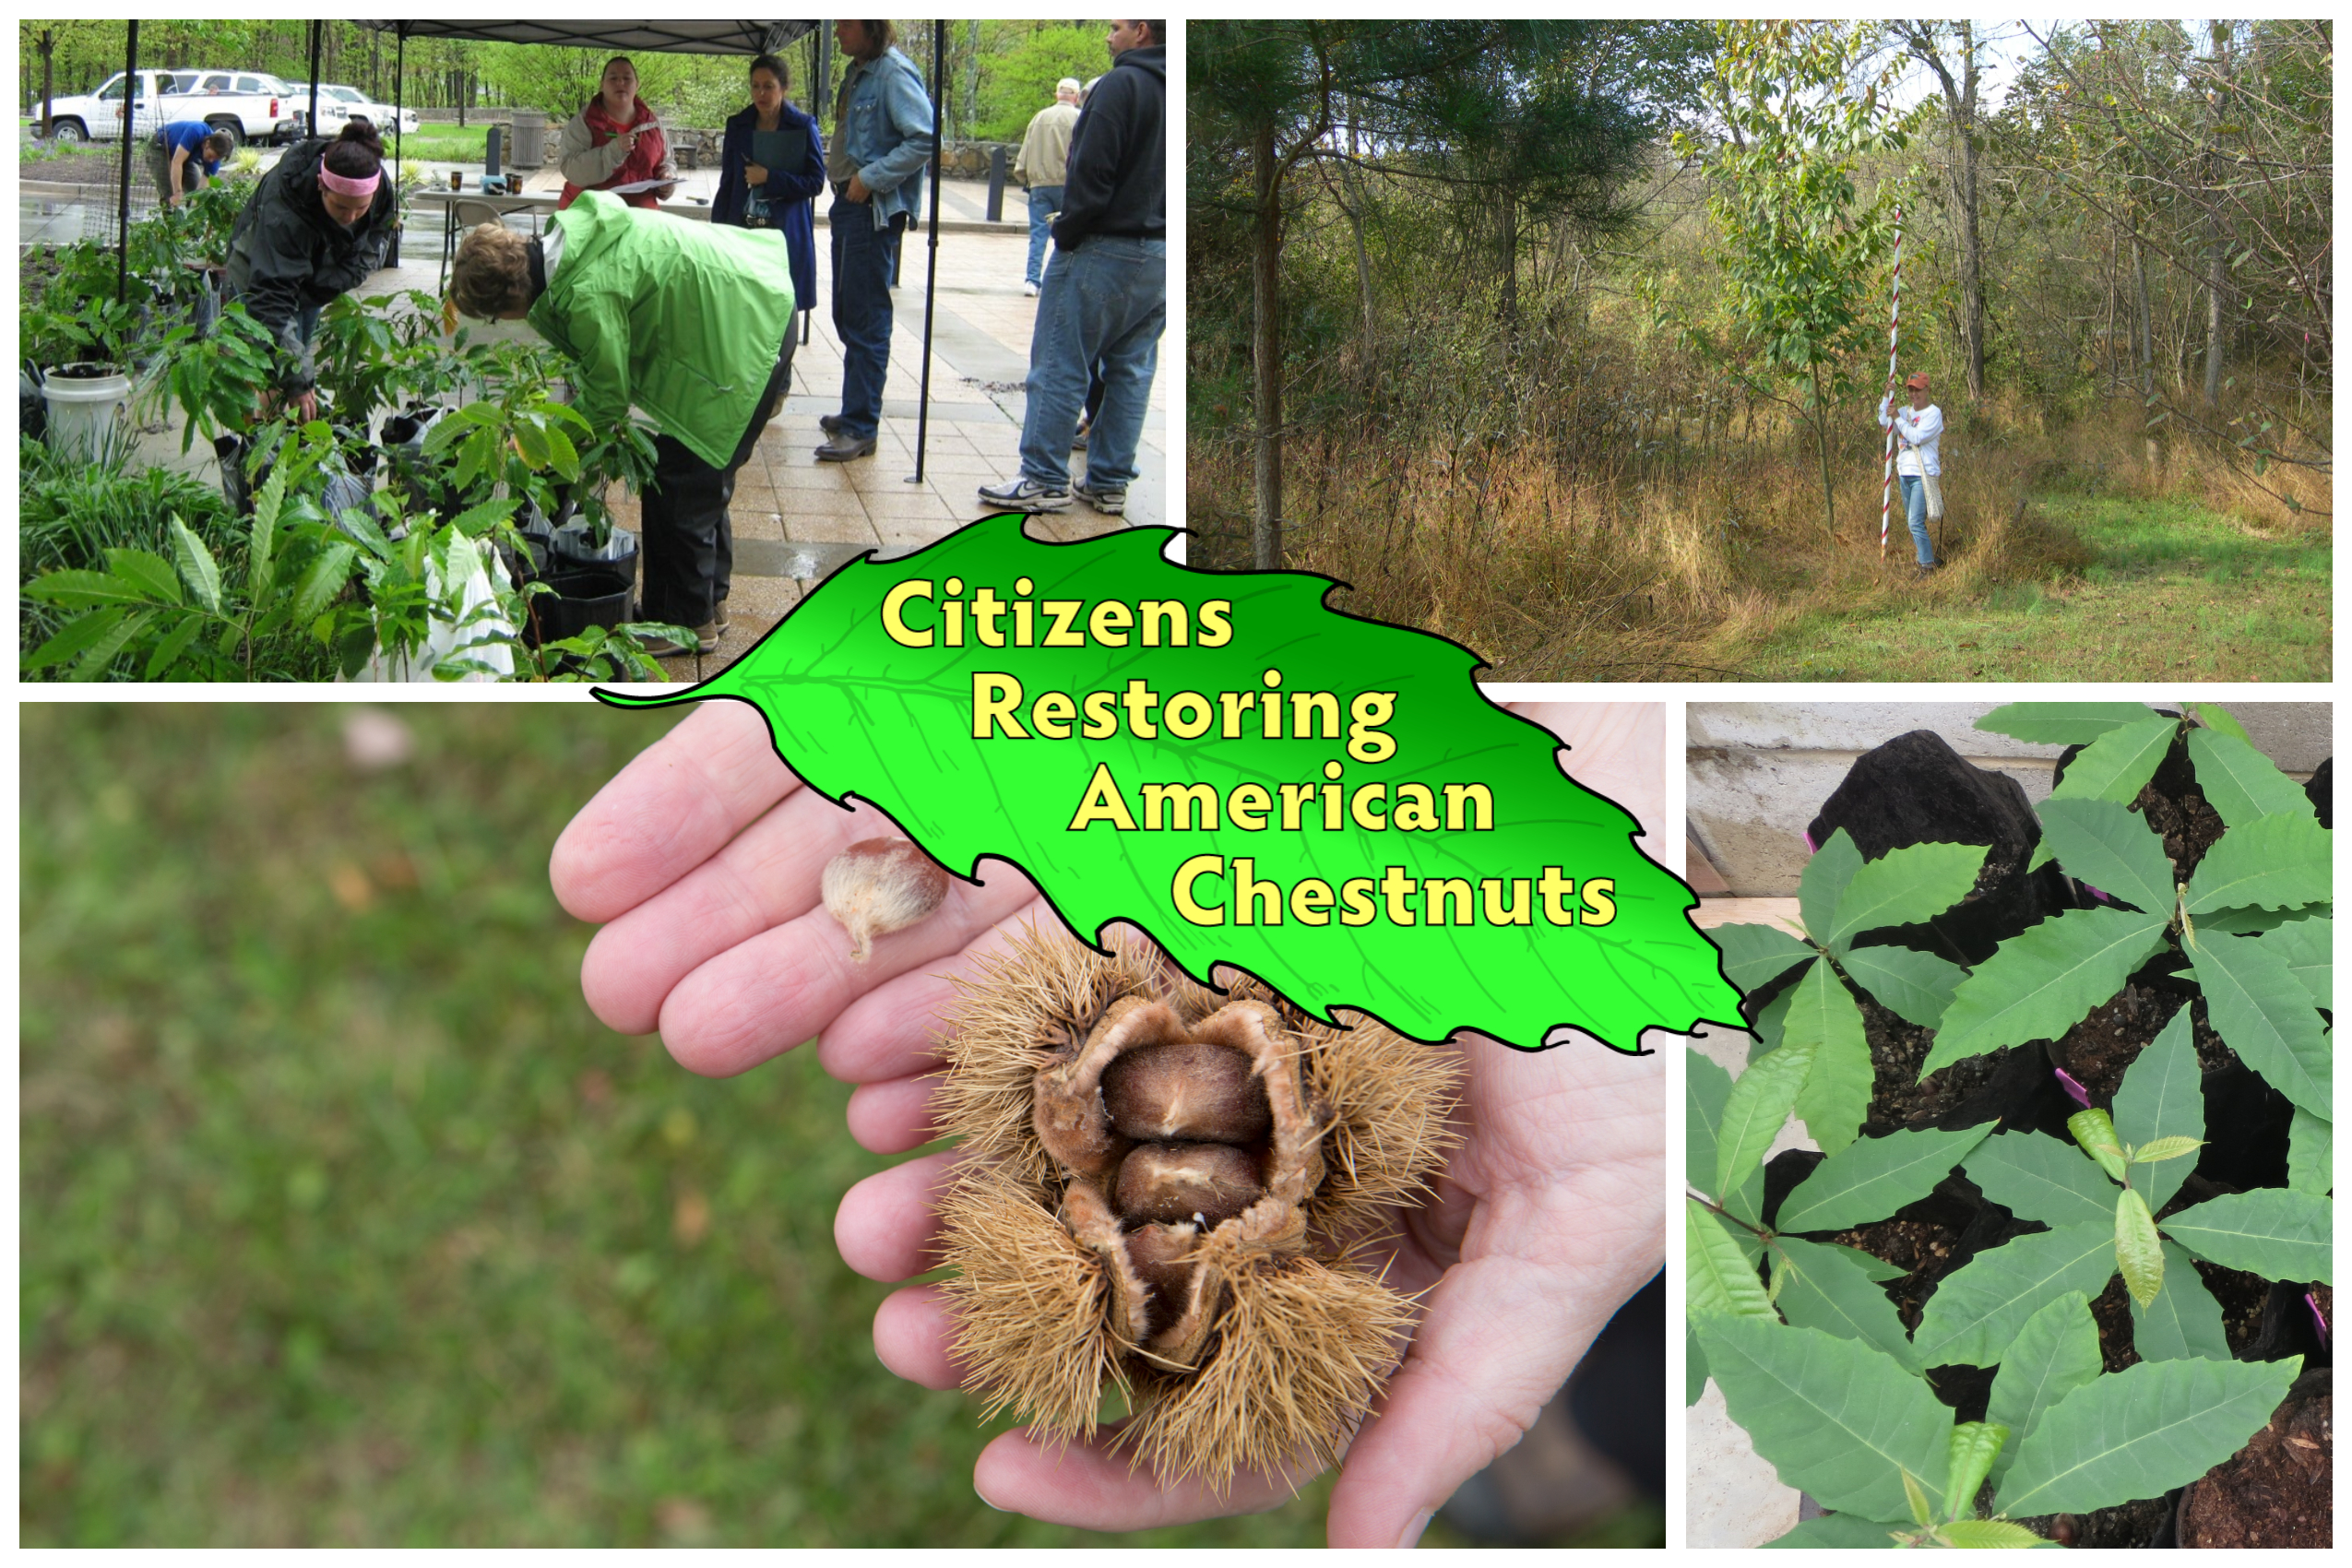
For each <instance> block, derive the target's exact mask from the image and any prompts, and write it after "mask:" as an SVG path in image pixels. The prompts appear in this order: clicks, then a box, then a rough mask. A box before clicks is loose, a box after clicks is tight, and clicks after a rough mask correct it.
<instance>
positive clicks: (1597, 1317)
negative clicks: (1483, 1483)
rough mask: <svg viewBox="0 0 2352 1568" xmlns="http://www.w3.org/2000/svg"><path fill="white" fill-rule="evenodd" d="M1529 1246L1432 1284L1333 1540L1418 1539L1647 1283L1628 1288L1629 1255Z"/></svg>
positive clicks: (1338, 1489) (1354, 1456) (1352, 1455)
mask: <svg viewBox="0 0 2352 1568" xmlns="http://www.w3.org/2000/svg"><path fill="white" fill-rule="evenodd" d="M1500 1224H1501V1227H1502V1228H1503V1229H1520V1228H1519V1227H1515V1226H1513V1225H1511V1223H1510V1222H1509V1221H1508V1220H1505V1221H1502V1222H1500ZM1522 1240H1524V1238H1522ZM1525 1255H1526V1253H1525V1251H1524V1250H1523V1248H1521V1247H1519V1246H1509V1247H1506V1248H1504V1249H1502V1250H1497V1251H1494V1252H1490V1253H1487V1254H1486V1255H1484V1256H1482V1257H1480V1258H1478V1259H1476V1260H1473V1261H1469V1262H1466V1263H1463V1264H1460V1265H1455V1267H1454V1268H1452V1269H1450V1270H1448V1271H1447V1273H1446V1276H1445V1277H1444V1278H1443V1280H1442V1281H1441V1282H1440V1283H1439V1285H1438V1287H1437V1289H1435V1290H1433V1291H1432V1292H1431V1294H1430V1296H1429V1298H1428V1303H1429V1304H1428V1309H1427V1311H1428V1315H1427V1316H1426V1317H1425V1318H1424V1320H1423V1322H1422V1324H1421V1328H1420V1332H1419V1333H1418V1334H1417V1335H1416V1336H1414V1340H1413V1346H1412V1348H1411V1349H1410V1350H1409V1351H1408V1352H1407V1354H1406V1357H1405V1360H1404V1362H1403V1363H1402V1364H1401V1365H1400V1366H1399V1367H1398V1368H1397V1370H1396V1374H1395V1376H1393V1377H1392V1378H1391V1379H1390V1380H1389V1385H1388V1392H1387V1394H1386V1395H1385V1396H1384V1397H1383V1398H1382V1400H1381V1401H1380V1402H1379V1404H1378V1406H1377V1407H1376V1408H1375V1411H1374V1414H1373V1415H1372V1418H1371V1419H1370V1420H1366V1421H1365V1423H1364V1425H1363V1427H1362V1429H1361V1430H1360V1431H1359V1432H1358V1433H1357V1435H1356V1440H1355V1442H1354V1443H1352V1444H1351V1445H1350V1446H1349V1448H1348V1461H1347V1464H1346V1466H1345V1467H1344V1468H1343V1469H1342V1470H1341V1471H1340V1474H1339V1479H1338V1481H1337V1483H1336V1485H1335V1486H1334V1487H1333V1488H1332V1492H1331V1515H1330V1534H1331V1544H1332V1545H1334V1546H1376V1547H1395V1546H1410V1545H1411V1544H1412V1543H1413V1542H1414V1541H1415V1540H1416V1539H1418V1538H1420V1532H1421V1530H1422V1529H1423V1527H1424V1526H1427V1525H1428V1523H1429V1516H1430V1515H1431V1514H1433V1513H1435V1512H1436V1511H1437V1509H1438V1507H1439V1506H1440V1505H1441V1504H1443V1503H1444V1502H1445V1500H1446V1499H1447V1498H1448V1497H1451V1496H1452V1495H1453V1494H1454V1491H1455V1488H1457V1487H1459V1486H1460V1485H1461V1484H1462V1483H1463V1482H1464V1481H1466V1480H1468V1479H1470V1478H1471V1477H1472V1476H1474V1475H1476V1474H1478V1473H1479V1471H1480V1470H1483V1469H1485V1468H1486V1467H1487V1466H1489V1465H1490V1464H1492V1463H1493V1462H1494V1460H1495V1459H1496V1458H1497V1457H1498V1456H1499V1455H1502V1454H1503V1452H1504V1451H1505V1450H1507V1449H1509V1448H1510V1447H1512V1446H1513V1445H1514V1444H1515V1443H1517V1442H1518V1441H1519V1439H1520V1438H1521V1437H1522V1436H1524V1435H1526V1430H1527V1428H1528V1427H1530V1426H1532V1425H1533V1424H1534V1423H1535V1420H1536V1417H1537V1416H1538V1414H1539V1413H1540V1412H1541V1411H1542V1409H1543V1407H1544V1406H1545V1404H1546V1403H1547V1402H1549V1401H1550V1398H1551V1396H1553V1395H1554V1394H1555V1393H1557V1392H1558V1391H1559V1388H1560V1385H1561V1384H1562V1383H1565V1382H1566V1381H1567V1378H1568V1374H1569V1372H1572V1371H1573V1370H1574V1367H1575V1364H1576V1362H1577V1361H1578V1360H1580V1359H1581V1358H1582V1357H1583V1356H1584V1353H1585V1351H1586V1349H1587V1348H1589V1347H1590V1346H1591V1344H1592V1341H1593V1338H1594V1336H1596V1335H1598V1333H1599V1332H1600V1330H1601V1329H1602V1327H1603V1326H1604V1325H1606V1324H1607V1323H1608V1322H1609V1318H1610V1314H1611V1313H1614V1312H1615V1311H1616V1310H1617V1308H1618V1307H1619V1306H1620V1305H1621V1304H1622V1303H1623V1302H1624V1301H1625V1300H1626V1299H1627V1298H1628V1297H1630V1296H1631V1295H1632V1294H1633V1290H1634V1289H1637V1288H1638V1287H1639V1285H1640V1283H1641V1281H1640V1280H1633V1281H1632V1282H1631V1283H1626V1284H1624V1285H1623V1286H1622V1288H1620V1284H1619V1278H1618V1276H1619V1275H1620V1274H1621V1273H1626V1272H1630V1265H1629V1266H1628V1267H1626V1268H1620V1267H1617V1266H1615V1265H1614V1264H1613V1263H1610V1264H1609V1265H1608V1266H1605V1267H1604V1268H1603V1269H1602V1270H1601V1272H1600V1273H1599V1275H1598V1281H1597V1282H1596V1281H1595V1280H1593V1279H1591V1278H1588V1277H1587V1276H1586V1274H1585V1273H1584V1272H1582V1270H1581V1268H1580V1270H1579V1271H1578V1272H1574V1273H1572V1272H1570V1271H1568V1270H1565V1269H1562V1268H1558V1267H1542V1266H1538V1265H1533V1264H1530V1263H1527V1262H1526V1261H1524V1257H1525ZM1607 1261H1608V1260H1604V1262H1605V1263H1606V1262H1607ZM1643 1277H1644V1278H1646V1277H1647V1275H1646V1274H1645V1275H1644V1276H1643Z"/></svg>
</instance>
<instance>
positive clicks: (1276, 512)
mask: <svg viewBox="0 0 2352 1568" xmlns="http://www.w3.org/2000/svg"><path fill="white" fill-rule="evenodd" d="M1252 153H1253V159H1254V161H1255V164H1256V169H1255V171H1254V172H1255V173H1256V176H1257V209H1258V232H1257V255H1256V257H1255V258H1254V259H1255V264H1254V266H1253V267H1252V268H1251V305H1252V310H1253V317H1254V319H1253V322H1252V331H1251V343H1250V351H1251V355H1252V357H1253V360H1254V361H1255V366H1256V370H1257V425H1258V430H1257V454H1256V456H1257V464H1256V470H1257V471H1256V475H1255V486H1254V492H1253V496H1252V499H1251V511H1250V549H1251V555H1252V557H1253V561H1254V563H1255V564H1256V566H1257V569H1258V570H1259V571H1261V572H1272V571H1278V570H1279V569H1280V568H1281V565H1282V183H1281V171H1280V169H1279V168H1278V167H1277V164H1276V161H1275V151H1274V122H1273V121H1272V120H1271V119H1267V120H1263V121H1261V122H1259V125H1258V131H1257V137H1256V141H1255V144H1254V146H1253V148H1252Z"/></svg>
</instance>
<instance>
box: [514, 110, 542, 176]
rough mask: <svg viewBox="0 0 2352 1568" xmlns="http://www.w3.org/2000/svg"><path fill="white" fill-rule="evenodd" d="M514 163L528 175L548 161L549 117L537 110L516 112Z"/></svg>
mask: <svg viewBox="0 0 2352 1568" xmlns="http://www.w3.org/2000/svg"><path fill="white" fill-rule="evenodd" d="M512 161H513V163H514V165H515V167H516V168H517V169H519V170H522V171H523V172H526V173H529V172H530V171H532V170H534V169H537V168H538V167H539V166H540V164H542V163H544V162H546V161H547V115H546V114H545V113H543V112H541V111H540V110H537V109H517V110H516V111H515V148H514V155H513V159H512Z"/></svg>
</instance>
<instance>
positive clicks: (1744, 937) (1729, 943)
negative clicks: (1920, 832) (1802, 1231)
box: [1708, 828, 1986, 1170]
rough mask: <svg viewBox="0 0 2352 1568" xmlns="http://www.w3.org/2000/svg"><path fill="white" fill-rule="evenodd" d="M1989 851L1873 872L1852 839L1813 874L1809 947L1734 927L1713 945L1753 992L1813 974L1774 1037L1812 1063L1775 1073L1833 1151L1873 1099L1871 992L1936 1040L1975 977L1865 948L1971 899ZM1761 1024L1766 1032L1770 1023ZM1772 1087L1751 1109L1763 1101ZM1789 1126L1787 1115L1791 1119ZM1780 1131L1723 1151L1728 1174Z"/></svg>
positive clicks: (1841, 835)
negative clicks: (1960, 992) (1865, 1010)
mask: <svg viewBox="0 0 2352 1568" xmlns="http://www.w3.org/2000/svg"><path fill="white" fill-rule="evenodd" d="M1985 852H1986V851H1985V848H1984V846H1982V845H1978V844H1915V845H1912V846H1910V847H1908V848H1907V849H1896V850H1895V851H1893V852H1892V853H1890V854H1886V855H1883V856H1881V857H1880V858H1879V859H1877V860H1875V861H1864V860H1863V859H1862V853H1861V851H1860V850H1859V849H1856V848H1855V847H1854V841H1853V839H1852V838H1850V837H1847V834H1846V831H1845V830H1844V829H1843V828H1840V829H1839V830H1838V831H1837V832H1836V833H1835V834H1833V835H1832V836H1831V837H1830V840H1829V842H1828V843H1827V844H1824V845H1823V846H1822V849H1821V852H1820V853H1819V854H1817V855H1815V856H1814V857H1813V858H1812V861H1809V862H1807V864H1806V866H1805V871H1804V875H1803V878H1802V879H1801V881H1800V885H1799V891H1798V906H1799V908H1800V909H1801V910H1802V912H1803V917H1804V928H1805V932H1806V934H1805V936H1804V938H1803V939H1802V940H1800V939H1799V938H1797V937H1794V936H1791V935H1790V934H1788V932H1785V931H1782V930H1781V929H1780V928H1779V927H1777V926H1768V925H1728V926H1721V927H1718V928H1716V930H1715V931H1713V932H1709V933H1708V934H1709V935H1710V936H1711V937H1713V939H1714V941H1715V943H1716V946H1718V947H1720V948H1721V949H1722V950H1723V972H1724V975H1725V977H1726V978H1727V979H1728V980H1730V981H1731V983H1732V984H1733V985H1736V986H1738V987H1739V988H1740V990H1742V991H1743V992H1754V991H1757V990H1760V989H1762V988H1763V987H1764V986H1766V985H1769V984H1771V983H1773V982H1774V981H1776V980H1779V979H1780V978H1781V977H1782V976H1784V975H1786V974H1788V971H1789V970H1790V969H1791V968H1795V967H1796V966H1797V965H1799V964H1800V963H1802V964H1806V965H1807V968H1806V969H1805V972H1804V973H1803V974H1802V975H1801V976H1800V977H1799V978H1798V980H1796V981H1795V983H1794V984H1793V985H1792V986H1790V987H1789V988H1788V990H1787V991H1785V992H1782V994H1781V997H1780V998H1778V999H1776V1001H1775V1003H1774V1004H1772V1005H1773V1008H1774V1009H1775V1011H1774V1014H1773V1021H1772V1023H1771V1024H1770V1025H1766V1026H1764V1028H1766V1029H1767V1030H1768V1033H1769V1035H1770V1037H1771V1038H1774V1039H1777V1040H1778V1041H1779V1042H1781V1045H1782V1049H1789V1048H1795V1049H1797V1050H1798V1051H1800V1052H1801V1053H1802V1054H1800V1055H1799V1056H1794V1057H1791V1058H1789V1059H1788V1061H1786V1062H1784V1063H1781V1064H1780V1065H1779V1066H1778V1067H1777V1068H1776V1069H1774V1072H1775V1073H1776V1075H1795V1078H1796V1082H1797V1087H1798V1092H1797V1096H1796V1109H1797V1112H1798V1114H1799V1115H1800V1116H1802V1117H1803V1118H1804V1120H1805V1125H1806V1126H1807V1127H1808V1128H1809V1129H1811V1130H1812V1133H1813V1135H1814V1137H1815V1138H1816V1139H1818V1140H1819V1141H1820V1143H1821V1146H1822V1147H1823V1148H1824V1149H1827V1150H1831V1151H1835V1150H1837V1149H1840V1148H1843V1147H1845V1146H1847V1144H1849V1143H1851V1142H1853V1141H1854V1137H1855V1134H1857V1133H1858V1132H1859V1130H1860V1127H1861V1123H1862V1115H1863V1112H1864V1111H1866V1110H1867V1109H1868V1108H1869V1104H1870V1097H1871V1052H1870V1046H1869V1044H1868V1042H1867V1041H1865V1039H1863V1035H1862V1011H1861V1008H1860V1007H1859V1005H1858V1004H1856V1003H1855V1000H1854V993H1853V990H1852V989H1849V988H1855V987H1859V989H1860V990H1862V991H1864V992H1868V993H1869V994H1870V995H1871V997H1872V998H1874V999H1875V1000H1876V1001H1877V1002H1878V1003H1879V1004H1881V1005H1882V1006H1884V1007H1886V1008H1887V1009H1889V1010H1890V1011H1892V1012H1894V1013H1895V1014H1897V1015H1899V1016H1902V1017H1904V1018H1906V1019H1907V1020H1909V1021H1910V1022H1912V1023H1914V1024H1918V1025H1921V1026H1923V1027H1927V1028H1933V1027H1934V1026H1935V1025H1936V1024H1937V1023H1938V1022H1939V1021H1940V1020H1941V1019H1942V1016H1943V1014H1944V1009H1945V1007H1946V1006H1947V1005H1948V1004H1950V1001H1951V998H1952V994H1953V992H1954V989H1955V988H1956V987H1957V986H1958V985H1959V983H1960V981H1961V980H1962V979H1963V974H1964V972H1963V970H1962V969H1961V968H1960V967H1959V966H1958V965H1956V964H1954V963H1953V962H1951V960H1949V959H1946V958H1942V957H1939V956H1936V955H1935V954H1932V953H1924V952H1920V951H1918V949H1916V948H1911V947H1903V946H1894V945H1874V946H1864V945H1861V944H1860V939H1861V938H1862V937H1864V936H1866V935H1869V934H1871V933H1872V932H1879V931H1883V930H1886V929H1888V928H1890V927H1898V926H1913V925H1918V924H1920V923H1922V922H1924V921H1928V920H1930V919H1931V918H1932V917H1934V916H1936V915H1939V914H1942V912H1943V911H1944V910H1945V909H1950V908H1951V907H1952V906H1953V905H1954V904H1955V903H1957V902H1959V901H1960V900H1961V899H1962V898H1965V897H1967V895H1968V894H1969V892H1970V891H1971V890H1972V889H1973V888H1974V887H1975V886H1976V885H1977V877H1978V873H1979V872H1980V871H1982V870H1983V868H1984V861H1985ZM1760 1023H1761V1020H1760ZM1763 1094H1764V1089H1763V1088H1762V1087H1761V1086H1759V1087H1756V1088H1755V1089H1752V1090H1751V1091H1750V1092H1749V1094H1748V1095H1746V1096H1744V1097H1742V1098H1743V1102H1744V1101H1745V1100H1752V1099H1756V1098H1758V1097H1760V1096H1762V1095H1763ZM1783 1114H1784V1115H1785V1114H1786V1111H1785V1110H1784V1111H1783ZM1779 1130H1780V1124H1779V1123H1778V1122H1777V1121H1776V1122H1774V1123H1773V1124H1772V1125H1771V1126H1770V1127H1760V1126H1745V1127H1743V1137H1744V1138H1745V1139H1746V1140H1747V1141H1748V1142H1753V1141H1754V1140H1755V1139H1756V1138H1758V1137H1761V1139H1762V1140H1763V1141H1762V1143H1757V1144H1755V1148H1754V1150H1752V1149H1750V1148H1748V1147H1746V1146H1745V1145H1744V1144H1743V1145H1742V1146H1737V1147H1726V1148H1725V1149H1724V1150H1723V1151H1722V1158H1723V1161H1724V1165H1725V1169H1727V1170H1728V1169H1729V1167H1730V1166H1731V1165H1732V1164H1735V1163H1738V1162H1740V1161H1741V1160H1744V1159H1745V1158H1747V1156H1748V1155H1749V1154H1750V1153H1752V1152H1755V1150H1760V1149H1761V1148H1762V1147H1763V1146H1764V1145H1765V1144H1769V1143H1770V1142H1771V1141H1772V1136H1773V1134H1775V1133H1776V1132H1778V1131H1779Z"/></svg>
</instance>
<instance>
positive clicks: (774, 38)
mask: <svg viewBox="0 0 2352 1568" xmlns="http://www.w3.org/2000/svg"><path fill="white" fill-rule="evenodd" d="M360 25H361V26H362V27H367V28H374V29H376V30H379V31H384V32H389V33H391V34H392V35H393V36H394V39H395V41H396V46H395V49H394V53H393V61H394V65H393V83H394V87H393V93H394V96H393V105H394V108H395V110H396V113H395V114H394V117H393V125H392V139H393V156H394V157H395V158H396V159H397V158H398V156H399V138H400V126H399V117H398V113H397V111H398V110H399V109H403V108H405V107H407V103H406V97H405V95H406V92H407V89H408V82H407V72H406V69H405V65H406V54H407V45H408V41H409V40H410V39H411V38H457V39H478V40H482V41H485V42H493V43H548V44H556V45H560V46H563V47H566V48H574V49H601V50H609V51H611V52H612V53H616V54H623V53H673V54H681V53H682V54H741V55H743V56H745V57H746V59H747V60H748V57H749V56H751V55H754V54H760V53H775V52H777V51H778V50H781V49H783V48H785V47H786V46H787V45H790V44H792V43H795V42H799V41H800V40H801V39H802V38H804V37H806V36H807V35H808V34H809V32H810V31H812V30H817V40H816V48H817V70H816V78H817V87H816V99H817V101H819V103H820V104H821V103H822V101H823V99H824V98H825V96H826V91H827V81H828V76H829V73H828V70H827V51H826V42H827V41H826V36H825V34H824V32H823V31H822V30H821V29H822V26H823V24H821V23H819V22H814V21H734V22H724V21H717V22H695V21H674V22H673V21H651V22H648V21H612V22H598V21H579V22H564V21H517V22H502V21H482V22H469V21H459V20H431V21H370V22H362V23H360ZM321 27H322V24H321V23H319V22H315V21H314V22H313V23H311V71H310V89H311V103H310V120H309V122H308V124H309V125H311V126H312V127H314V128H315V127H316V125H318V54H319V37H320V30H321ZM931 29H932V35H931V80H930V82H929V83H928V84H927V85H928V86H929V88H930V89H931V134H932V149H933V150H932V160H931V258H930V266H929V267H928V269H927V271H926V275H925V277H924V279H923V353H922V386H921V394H920V401H919V403H918V404H917V412H916V419H915V471H914V472H913V473H911V474H909V475H908V476H907V482H908V483H909V484H920V483H921V482H922V477H923V454H924V449H925V447H926V445H927V444H928V442H929V439H930V434H931V339H932V315H933V312H934V310H935V308H936V303H937V294H938V288H939V180H940V166H941V159H940V156H939V146H940V143H941V141H942V126H943V123H944V108H943V103H942V99H941V94H942V92H943V91H944V85H945V84H944V77H945V75H946V61H947V24H946V23H945V22H944V21H934V22H932V24H931ZM127 34H128V36H127V38H126V39H125V52H124V62H123V70H124V74H125V79H126V80H129V81H136V80H137V71H138V46H139V25H138V23H137V22H136V21H134V22H131V23H130V24H129V26H128V29H127ZM132 139H133V138H132V137H131V135H130V134H129V128H128V125H127V124H126V125H125V134H124V137H123V167H122V186H121V190H120V192H119V200H120V211H119V220H120V227H119V229H118V231H117V232H118V233H119V235H120V239H121V246H122V249H121V253H120V255H119V256H118V258H117V277H116V284H115V290H116V294H117V297H120V296H121V295H122V294H123V293H124V291H125V290H126V289H127V287H128V283H129V268H130V259H129V258H130V226H131V142H132Z"/></svg>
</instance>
